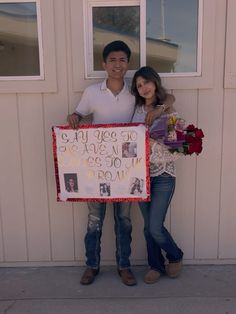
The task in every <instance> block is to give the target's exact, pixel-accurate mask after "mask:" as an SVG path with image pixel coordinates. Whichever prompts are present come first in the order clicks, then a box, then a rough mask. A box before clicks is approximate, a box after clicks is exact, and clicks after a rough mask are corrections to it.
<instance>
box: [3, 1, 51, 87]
mask: <svg viewBox="0 0 236 314" xmlns="http://www.w3.org/2000/svg"><path fill="white" fill-rule="evenodd" d="M0 25H1V27H0V93H12V92H13V93H16V92H22V93H41V92H55V91H57V81H56V58H55V55H56V45H55V23H54V0H0Z"/></svg>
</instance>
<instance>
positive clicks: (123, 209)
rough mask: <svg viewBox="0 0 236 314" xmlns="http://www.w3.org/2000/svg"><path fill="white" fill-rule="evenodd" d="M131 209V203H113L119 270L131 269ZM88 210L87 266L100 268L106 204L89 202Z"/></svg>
mask: <svg viewBox="0 0 236 314" xmlns="http://www.w3.org/2000/svg"><path fill="white" fill-rule="evenodd" d="M130 207H131V203H130V202H122V203H121V202H115V203H113V209H114V220H115V234H116V262H117V267H118V268H119V269H125V268H129V267H130V261H129V257H130V254H131V241H132V238H131V232H132V225H131V220H130ZM88 208H89V214H88V226H87V233H86V235H85V240H84V242H85V249H86V257H87V262H86V265H87V266H88V267H91V268H99V265H100V252H101V236H102V226H103V221H104V217H105V214H106V203H105V202H89V203H88Z"/></svg>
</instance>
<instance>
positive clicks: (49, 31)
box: [0, 0, 57, 93]
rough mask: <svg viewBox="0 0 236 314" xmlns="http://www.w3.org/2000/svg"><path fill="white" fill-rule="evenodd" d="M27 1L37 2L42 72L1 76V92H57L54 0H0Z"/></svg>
mask: <svg viewBox="0 0 236 314" xmlns="http://www.w3.org/2000/svg"><path fill="white" fill-rule="evenodd" d="M27 2H35V3H36V12H37V28H38V46H39V70H40V74H39V75H35V76H0V92H1V93H9V92H29V93H34V92H55V91H56V90H57V84H56V62H55V30H54V8H53V0H0V3H27ZM49 13H50V14H49ZM52 56H53V57H52Z"/></svg>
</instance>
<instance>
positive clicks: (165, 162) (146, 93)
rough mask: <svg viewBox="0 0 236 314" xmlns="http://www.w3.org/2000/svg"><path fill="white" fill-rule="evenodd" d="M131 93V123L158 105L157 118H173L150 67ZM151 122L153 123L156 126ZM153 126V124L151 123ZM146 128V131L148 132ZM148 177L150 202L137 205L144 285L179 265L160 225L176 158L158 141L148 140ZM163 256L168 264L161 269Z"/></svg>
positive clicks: (137, 78)
mask: <svg viewBox="0 0 236 314" xmlns="http://www.w3.org/2000/svg"><path fill="white" fill-rule="evenodd" d="M131 91H132V93H133V95H134V96H135V100H136V110H135V113H134V116H133V120H132V121H133V122H144V121H145V116H146V114H147V113H148V112H149V111H150V110H153V108H155V107H157V106H160V108H161V109H162V110H160V114H161V113H162V114H161V117H162V118H163V116H165V115H166V118H169V117H170V116H171V115H176V112H174V109H173V108H172V109H171V110H169V109H168V110H166V106H165V99H166V95H167V94H166V91H165V89H164V88H163V86H162V84H161V79H160V77H159V75H158V74H157V73H156V72H155V70H154V69H152V68H151V67H147V66H146V67H142V68H140V69H139V70H138V71H137V72H136V73H135V75H134V78H133V81H132V87H131ZM158 120H160V118H158V119H157V121H154V123H158ZM153 125H154V124H153ZM151 128H152V126H151V127H150V132H151ZM150 145H151V155H150V176H151V201H150V202H140V203H139V207H140V209H141V212H142V215H143V219H144V236H145V240H146V245H147V253H148V264H149V267H150V269H149V270H148V272H147V273H146V274H145V277H144V281H145V282H146V283H149V284H152V283H155V282H156V281H157V280H158V279H159V278H160V276H161V274H165V273H166V274H167V275H168V276H169V277H171V278H175V277H177V276H178V275H179V273H180V271H181V266H182V258H183V252H182V251H181V249H180V248H179V247H178V246H177V244H176V243H175V241H174V240H173V238H172V236H171V235H170V233H169V232H168V230H167V229H166V228H165V226H164V221H165V217H166V213H167V210H168V207H169V205H170V202H171V199H172V196H173V194H174V190H175V179H176V178H175V164H174V160H175V159H176V158H177V157H178V156H177V155H178V154H177V153H175V154H173V153H170V152H169V151H168V148H167V147H166V146H165V145H164V144H162V143H161V142H158V140H157V141H154V140H152V139H150ZM162 250H163V251H164V252H165V253H166V258H167V260H168V264H167V265H166V266H165V258H164V256H163V255H162Z"/></svg>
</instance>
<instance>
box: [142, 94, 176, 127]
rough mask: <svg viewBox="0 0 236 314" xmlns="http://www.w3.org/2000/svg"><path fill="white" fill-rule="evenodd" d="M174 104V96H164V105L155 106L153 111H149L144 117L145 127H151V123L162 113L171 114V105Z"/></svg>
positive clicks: (172, 109)
mask: <svg viewBox="0 0 236 314" xmlns="http://www.w3.org/2000/svg"><path fill="white" fill-rule="evenodd" d="M174 102H175V96H174V95H171V94H166V99H165V101H164V104H163V105H161V106H157V107H156V108H154V109H153V110H150V111H149V112H148V113H147V114H146V117H145V123H146V124H147V125H149V126H150V125H152V123H153V121H154V120H155V119H157V118H159V117H160V116H161V115H162V114H163V113H171V112H173V111H174V107H173V103H174Z"/></svg>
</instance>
